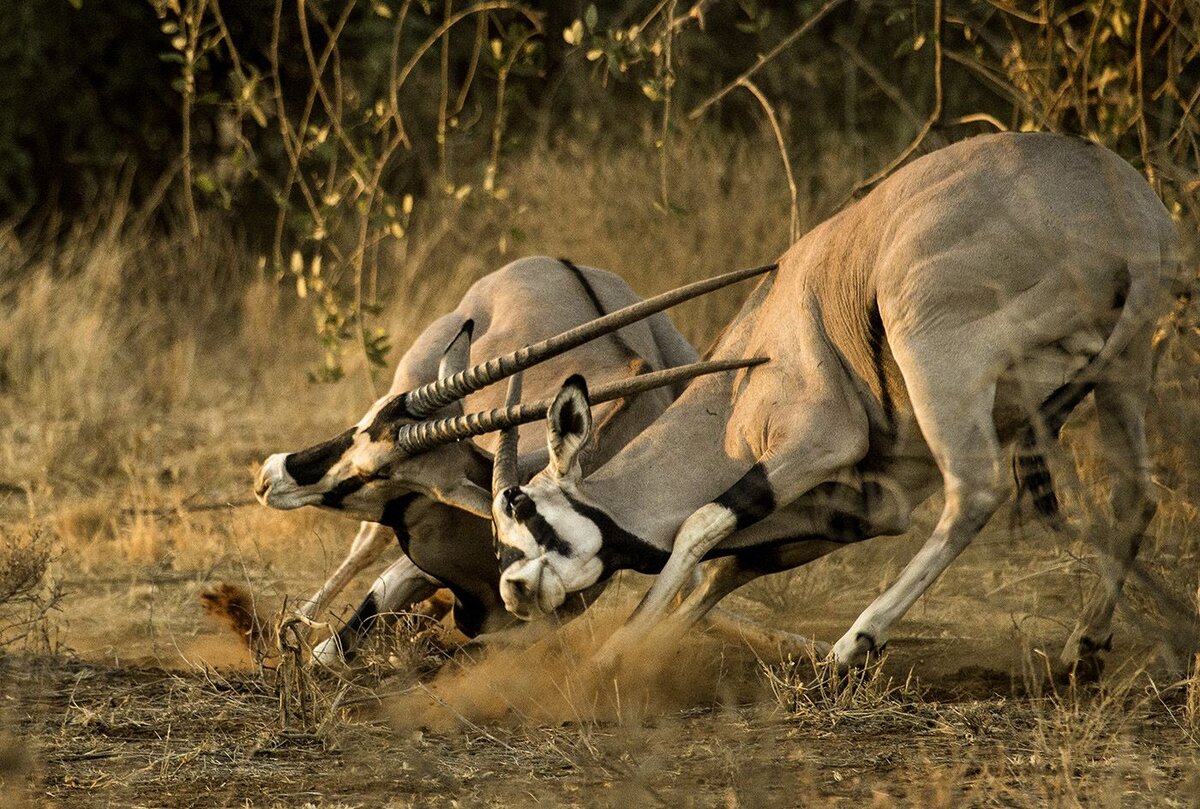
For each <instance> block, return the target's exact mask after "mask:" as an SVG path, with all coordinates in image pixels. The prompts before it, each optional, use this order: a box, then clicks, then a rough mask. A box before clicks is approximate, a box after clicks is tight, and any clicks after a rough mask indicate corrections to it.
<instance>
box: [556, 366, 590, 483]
mask: <svg viewBox="0 0 1200 809" xmlns="http://www.w3.org/2000/svg"><path fill="white" fill-rule="evenodd" d="M591 434H592V408H591V405H589V404H588V392H587V382H585V381H584V380H583V377H582V376H580V375H579V374H575V375H574V376H572V377H571V378H570V379H568V380H567V381H566V382H564V383H563V386H562V389H561V390H559V392H558V395H557V396H555V397H554V404H552V405H550V412H549V413H547V414H546V443H547V444H548V445H549V447H550V465H549V469H550V470H551V471H552V472H554V474H555V475H557V476H558V477H567V476H578V475H579V474H580V468H579V451H580V450H581V449H583V447H584V445H585V444H587V440H588V438H589V437H590V436H591Z"/></svg>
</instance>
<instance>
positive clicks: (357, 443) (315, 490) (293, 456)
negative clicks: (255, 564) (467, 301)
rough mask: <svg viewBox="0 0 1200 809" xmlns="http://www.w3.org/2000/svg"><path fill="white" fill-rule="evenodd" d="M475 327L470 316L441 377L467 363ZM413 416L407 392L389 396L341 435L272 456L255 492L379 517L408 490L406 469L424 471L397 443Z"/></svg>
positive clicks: (280, 503)
mask: <svg viewBox="0 0 1200 809" xmlns="http://www.w3.org/2000/svg"><path fill="white" fill-rule="evenodd" d="M473 330H474V322H473V321H471V320H467V321H466V322H465V323H464V324H463V326H462V328H461V329H460V330H459V332H458V334H457V335H456V336H455V338H454V339H453V340H452V341H451V342H450V344H449V345H448V346H447V347H446V350H445V352H443V355H442V358H441V361H440V362H439V364H438V376H439V378H445V377H447V376H450V375H453V374H455V373H458V372H459V371H460V370H462V369H463V368H465V367H466V365H467V362H468V360H469V357H470V351H471V334H472V331H473ZM412 421H414V419H413V418H412V415H411V414H410V413H409V411H408V407H407V395H406V394H403V393H401V394H394V395H392V394H389V395H387V396H384V397H383V398H381V399H379V400H378V401H377V402H375V404H374V405H372V406H371V409H370V410H368V411H367V413H366V415H365V416H363V417H362V419H361V420H359V422H358V424H357V425H355V426H354V427H351V428H350V429H349V430H347V431H346V432H344V433H342V434H341V435H339V436H337V437H336V438H333V439H330V440H329V441H325V442H322V443H320V444H317V445H315V446H312V447H309V448H308V449H305V450H301V451H299V452H293V453H276V454H275V455H272V456H270V457H269V458H267V460H266V461H265V462H264V463H263V465H262V469H261V470H260V471H259V473H258V478H257V479H256V480H255V483H254V494H255V496H256V497H257V498H258V500H259V502H260V503H262V504H263V505H266V506H270V507H272V508H277V509H282V510H289V509H294V508H300V507H301V506H320V507H323V508H330V509H336V510H338V511H342V512H345V513H348V514H353V515H355V516H359V517H361V518H362V519H366V520H373V521H377V516H372V514H375V515H377V514H378V512H379V511H380V509H382V508H383V507H384V506H385V505H386V502H387V500H389V499H391V498H392V497H394V496H396V495H397V494H399V493H401V492H402V491H403V490H404V488H403V486H404V484H405V482H406V481H405V480H403V478H404V477H406V476H405V475H403V474H401V473H402V472H405V471H406V472H408V473H409V475H407V476H408V477H413V478H418V477H419V476H420V474H421V470H420V469H412V470H404V469H403V468H402V467H403V465H402V464H400V462H401V461H404V460H406V459H407V456H405V455H404V454H403V453H402V452H401V451H400V450H399V448H398V447H397V445H396V434H397V431H398V430H399V428H400V427H401V426H403V425H404V424H408V423H411V422H412ZM408 483H409V484H411V485H410V486H409V488H413V487H415V488H420V486H419V485H417V484H418V483H419V481H417V480H410V481H408ZM388 484H391V485H388ZM398 487H400V488H398Z"/></svg>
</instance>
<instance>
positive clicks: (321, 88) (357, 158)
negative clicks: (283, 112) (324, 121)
mask: <svg viewBox="0 0 1200 809" xmlns="http://www.w3.org/2000/svg"><path fill="white" fill-rule="evenodd" d="M356 3H357V0H349V1H348V2H347V3H346V5H345V7H344V8H343V9H342V16H341V17H340V18H339V20H338V26H337V28H336V29H335V30H329V28H328V25H324V24H323V25H322V27H323V28H325V29H326V36H328V37H329V42H328V44H327V45H326V47H325V54H324V56H325V57H326V58H324V59H323V60H322V61H321V64H320V66H319V67H318V64H317V59H316V55H315V54H314V53H313V49H312V38H311V37H310V36H309V34H308V16H307V15H306V14H305V13H304V10H305V7H306V5H307V3H306V2H305V0H300V1H299V2H298V3H296V21H297V22H298V23H299V28H300V44H301V45H302V46H303V49H304V58H305V61H306V62H307V63H308V72H309V76H310V77H311V79H312V89H314V90H315V91H316V93H317V97H318V98H320V99H321V106H323V107H324V108H325V113H326V114H327V115H328V116H329V122H330V123H331V124H332V125H333V131H334V134H335V135H336V136H337V139H338V140H339V141H340V142H341V144H342V148H344V149H345V150H346V153H347V154H348V155H350V159H351V161H353V163H354V169H355V170H354V172H353V175H354V179H356V180H358V182H359V183H360V184H365V183H366V181H367V178H366V175H365V172H364V170H365V168H366V160H365V158H364V157H363V156H362V153H360V152H359V151H358V149H357V148H355V146H354V141H353V140H352V139H351V138H350V136H349V135H348V134H346V130H345V129H344V128H343V127H342V113H341V96H342V93H341V92H340V91H335V93H334V95H335V98H334V99H333V100H330V98H329V94H328V93H327V92H326V90H325V78H324V76H325V67H326V65H327V64H328V61H329V59H330V58H331V59H332V60H333V63H334V81H335V84H338V85H340V84H341V80H340V78H338V76H339V74H340V68H339V67H338V65H339V63H340V59H339V57H338V53H337V42H338V39H339V38H340V37H341V34H342V28H343V26H345V24H346V21H347V20H348V19H349V16H350V12H351V11H352V10H353V8H354V6H355V5H356ZM318 22H321V21H320V20H319V19H318ZM301 137H303V130H301ZM336 161H337V155H336V153H335V155H334V159H333V163H334V165H333V166H331V167H330V171H331V172H333V171H336ZM328 180H332V175H331V176H329V177H328V178H327V181H328Z"/></svg>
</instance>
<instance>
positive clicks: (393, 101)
mask: <svg viewBox="0 0 1200 809" xmlns="http://www.w3.org/2000/svg"><path fill="white" fill-rule="evenodd" d="M411 5H412V0H404V5H403V6H401V7H400V13H399V14H398V15H396V24H395V25H394V26H393V27H392V52H391V54H390V56H389V59H388V103H389V104H390V105H391V113H392V122H393V123H394V124H395V125H396V135H397V137H399V138H400V139H401V140H402V142H403V143H404V145H405V147H406V148H409V149H411V148H412V143H411V142H409V140H408V134H407V133H406V132H405V130H404V119H403V117H402V116H401V115H400V92H399V85H398V84H397V83H396V74H397V72H398V71H399V69H400V35H401V33H403V31H404V21H405V20H407V19H408V9H409V7H410V6H411Z"/></svg>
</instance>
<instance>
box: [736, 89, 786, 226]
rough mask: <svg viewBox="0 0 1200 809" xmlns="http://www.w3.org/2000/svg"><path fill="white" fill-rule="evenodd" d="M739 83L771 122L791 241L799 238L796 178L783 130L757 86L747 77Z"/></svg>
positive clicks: (772, 108) (773, 110)
mask: <svg viewBox="0 0 1200 809" xmlns="http://www.w3.org/2000/svg"><path fill="white" fill-rule="evenodd" d="M740 84H741V85H742V87H745V88H746V89H747V90H749V91H750V93H751V95H753V96H754V97H755V98H756V99H758V103H759V104H760V105H762V108H763V112H765V113H766V114H767V120H768V121H769V122H770V123H771V131H772V132H774V133H775V144H776V145H777V146H778V147H779V156H780V157H781V158H783V171H784V173H785V174H787V183H788V193H789V194H791V197H792V219H791V224H792V230H791V236H792V241H793V242H794V241H796V240H797V239H799V238H800V208H799V206H798V205H797V202H796V200H797V196H798V195H797V192H796V178H795V177H794V176H792V161H791V160H790V159H788V152H787V145H786V144H785V143H784V140H783V130H782V129H781V128H780V126H779V119H778V118H777V117H776V116H775V108H774V107H772V106H771V102H770V101H768V100H767V97H766V96H765V95H763V93H762V91H761V90H759V89H758V86H757V85H755V84H754V82H752V81H750V80H749V79H742V80H741V82H740Z"/></svg>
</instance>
